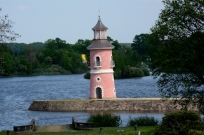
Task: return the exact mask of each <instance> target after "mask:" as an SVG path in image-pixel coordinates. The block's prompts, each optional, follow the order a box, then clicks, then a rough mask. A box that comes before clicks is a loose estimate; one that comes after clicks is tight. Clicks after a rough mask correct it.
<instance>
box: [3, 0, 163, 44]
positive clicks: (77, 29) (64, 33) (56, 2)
mask: <svg viewBox="0 0 204 135" xmlns="http://www.w3.org/2000/svg"><path fill="white" fill-rule="evenodd" d="M0 8H1V9H2V11H1V12H0V16H3V15H6V14H8V15H9V19H11V20H12V21H13V22H15V24H14V27H13V28H12V30H14V31H15V32H16V33H18V34H20V35H21V37H20V38H17V40H16V42H18V43H32V42H45V41H46V40H48V39H55V38H56V37H59V38H60V39H62V40H65V41H66V42H67V43H70V44H74V43H76V42H77V40H78V39H93V31H92V28H93V27H94V26H95V25H96V23H97V21H98V14H99V9H100V15H101V20H102V22H103V24H104V25H105V26H106V27H108V31H107V35H108V36H110V37H111V38H112V39H114V40H118V41H119V42H120V43H132V41H133V38H134V36H135V35H139V34H141V33H150V28H151V27H152V26H153V25H154V24H155V21H156V20H157V19H158V16H159V13H160V12H161V9H163V8H164V6H163V3H162V0H0Z"/></svg>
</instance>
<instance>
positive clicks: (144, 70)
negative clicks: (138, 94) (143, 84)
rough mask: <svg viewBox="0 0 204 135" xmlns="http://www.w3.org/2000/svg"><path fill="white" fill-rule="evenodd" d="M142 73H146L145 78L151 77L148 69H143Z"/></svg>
mask: <svg viewBox="0 0 204 135" xmlns="http://www.w3.org/2000/svg"><path fill="white" fill-rule="evenodd" d="M142 71H143V73H144V76H149V75H150V73H149V70H148V69H146V68H142Z"/></svg>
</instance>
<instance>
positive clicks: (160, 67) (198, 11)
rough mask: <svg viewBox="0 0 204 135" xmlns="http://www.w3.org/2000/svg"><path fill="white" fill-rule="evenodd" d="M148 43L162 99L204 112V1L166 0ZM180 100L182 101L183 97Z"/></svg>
mask: <svg viewBox="0 0 204 135" xmlns="http://www.w3.org/2000/svg"><path fill="white" fill-rule="evenodd" d="M163 3H164V6H165V8H164V9H163V10H162V11H161V13H160V15H159V19H158V20H157V22H156V24H155V26H154V27H152V29H151V31H152V34H151V36H150V38H149V40H148V42H149V47H148V48H149V50H148V54H149V56H150V58H151V65H150V68H151V71H152V74H153V75H154V76H155V77H159V80H158V86H159V92H160V93H161V96H162V97H166V98H169V97H174V98H176V99H177V100H176V102H178V103H179V104H181V105H183V107H184V108H185V109H187V106H188V105H189V104H190V103H194V104H196V105H197V106H198V108H199V110H200V111H201V112H202V113H204V89H203V84H204V63H203V61H204V55H203V53H204V27H203V26H204V8H203V7H204V1H202V0H176V1H172V0H164V1H163ZM180 97H181V98H180Z"/></svg>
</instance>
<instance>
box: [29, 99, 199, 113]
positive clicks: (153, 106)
mask: <svg viewBox="0 0 204 135" xmlns="http://www.w3.org/2000/svg"><path fill="white" fill-rule="evenodd" d="M28 109H29V110H33V111H60V112H63V111H64V112H70V111H173V110H178V109H181V107H180V106H177V107H176V108H175V107H174V104H173V100H172V99H169V100H162V99H161V98H115V99H84V100H37V101H33V102H32V104H31V105H30V107H29V108H28ZM189 110H194V111H198V109H197V107H196V106H189Z"/></svg>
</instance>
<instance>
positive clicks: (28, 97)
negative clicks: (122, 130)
mask: <svg viewBox="0 0 204 135" xmlns="http://www.w3.org/2000/svg"><path fill="white" fill-rule="evenodd" d="M89 81H90V80H87V79H84V78H83V74H77V75H53V76H31V77H8V78H0V94H1V96H0V111H1V112H0V131H1V130H12V129H13V126H20V125H27V124H29V123H30V121H31V119H32V118H34V119H35V120H36V124H37V125H54V124H68V123H71V118H72V117H76V119H77V121H86V120H87V119H88V117H89V116H90V112H41V111H29V110H28V107H29V106H30V104H31V103H32V101H33V100H48V99H53V100H55V99H88V98H89V83H90V82H89ZM115 87H116V93H117V97H118V98H139V97H140V98H141V97H160V95H159V93H158V92H157V86H156V80H154V79H153V77H151V76H148V77H141V78H131V79H119V80H115ZM113 113H114V114H117V115H120V116H121V119H122V122H123V123H122V126H125V125H126V123H127V121H128V119H129V117H130V116H131V117H136V116H144V115H148V116H154V117H155V118H156V119H158V120H159V121H161V119H162V117H163V114H164V113H162V112H113Z"/></svg>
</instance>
